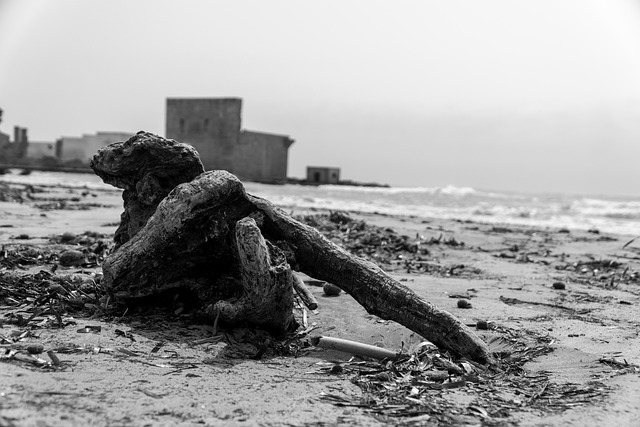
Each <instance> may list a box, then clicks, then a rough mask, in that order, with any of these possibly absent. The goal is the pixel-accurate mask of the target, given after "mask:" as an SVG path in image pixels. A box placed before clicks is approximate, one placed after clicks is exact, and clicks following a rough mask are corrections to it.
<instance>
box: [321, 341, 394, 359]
mask: <svg viewBox="0 0 640 427" xmlns="http://www.w3.org/2000/svg"><path fill="white" fill-rule="evenodd" d="M311 344H313V345H314V346H316V347H320V348H324V349H328V350H337V351H342V352H345V353H351V354H355V355H356V356H364V357H371V358H373V359H379V360H382V359H388V360H395V359H397V358H398V356H399V355H400V353H396V352H394V351H391V350H387V349H384V348H381V347H378V346H375V345H370V344H364V343H360V342H356V341H350V340H345V339H341V338H332V337H325V336H318V337H311Z"/></svg>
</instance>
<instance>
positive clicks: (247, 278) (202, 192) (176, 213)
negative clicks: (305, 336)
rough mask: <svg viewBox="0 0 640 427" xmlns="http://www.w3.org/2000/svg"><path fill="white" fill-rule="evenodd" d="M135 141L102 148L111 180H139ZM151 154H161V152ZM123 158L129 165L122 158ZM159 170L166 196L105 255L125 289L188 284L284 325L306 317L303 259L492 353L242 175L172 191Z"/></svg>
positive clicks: (400, 316) (449, 339)
mask: <svg viewBox="0 0 640 427" xmlns="http://www.w3.org/2000/svg"><path fill="white" fill-rule="evenodd" d="M140 135H141V134H138V135H136V137H140ZM136 137H134V138H136ZM144 138H145V143H147V144H150V145H154V144H153V143H152V141H153V140H157V142H158V145H157V147H156V146H154V149H158V151H162V150H161V148H158V147H173V148H174V149H175V146H176V144H179V143H176V142H175V141H172V142H171V144H167V142H166V140H164V139H162V138H160V137H157V136H154V135H151V134H144ZM132 139H133V138H132ZM135 143H136V141H131V140H129V141H127V142H125V143H120V144H121V145H116V146H115V147H114V148H115V149H117V151H116V150H114V148H112V146H108V147H105V148H103V149H102V150H100V151H99V152H98V154H96V156H94V158H93V160H92V167H94V169H97V170H100V171H101V173H102V174H104V175H105V176H107V177H109V179H110V181H107V182H116V183H123V182H126V183H127V185H129V186H131V184H130V183H131V182H132V181H135V180H132V179H131V178H129V177H124V176H121V175H127V174H131V173H134V172H133V171H137V170H138V169H140V167H138V168H136V166H135V164H136V162H139V161H140V160H139V158H140V157H139V156H128V155H127V153H128V152H129V150H127V146H128V145H131V144H133V145H135ZM181 152H183V153H186V150H181ZM195 155H196V157H197V154H195ZM143 157H144V156H143ZM144 158H145V159H146V162H148V164H155V160H153V159H152V158H148V157H144ZM162 158H166V157H164V156H163V157H162ZM103 159H109V162H108V163H107V162H105V161H104V160H103ZM116 163H122V165H119V166H118V167H117V168H116V167H115V166H114V165H115V164H116ZM192 163H193V162H190V163H189V164H192ZM151 169H152V170H154V171H157V170H158V169H157V168H153V167H152V168H151ZM135 173H137V172H135ZM173 173H174V174H175V171H173ZM100 176H102V175H100ZM174 176H175V175H174ZM181 176H183V177H184V176H185V175H181ZM154 177H155V181H154V182H157V183H158V185H159V187H158V188H159V189H158V191H159V194H161V195H162V194H164V196H162V197H163V198H161V201H159V203H158V204H157V207H156V208H155V211H154V213H153V215H152V216H150V217H149V218H148V220H147V222H146V224H144V226H143V227H141V228H139V229H138V230H135V228H136V227H129V228H128V229H127V232H128V234H127V236H128V237H129V240H128V241H126V242H123V243H122V244H121V246H120V247H119V248H118V249H117V250H116V251H114V252H113V253H112V254H111V255H110V256H109V257H108V258H107V260H106V261H105V263H104V265H103V271H104V280H103V283H105V284H106V285H107V287H108V288H109V289H110V291H111V292H112V293H113V294H114V295H115V296H120V297H127V298H135V297H143V296H149V295H155V294H159V293H162V292H165V291H167V290H172V289H177V288H180V289H183V290H187V291H188V292H191V293H192V294H193V295H194V296H195V297H196V299H197V300H198V301H201V302H202V313H204V315H205V316H206V317H207V318H208V319H210V320H211V321H214V320H215V319H216V318H219V319H221V320H223V321H227V322H228V323H231V324H242V323H249V324H252V325H256V326H262V327H266V328H268V329H270V330H272V331H275V332H278V333H282V332H284V331H286V330H288V329H289V328H291V327H293V326H295V325H296V323H295V320H294V319H293V314H292V298H293V297H292V295H293V294H292V288H293V287H294V284H295V278H294V276H293V273H292V272H291V268H290V266H293V267H294V268H295V269H298V270H299V271H302V272H304V273H306V274H309V275H310V276H313V277H316V278H318V279H322V280H327V281H329V282H331V283H334V284H335V285H337V286H339V287H340V288H342V289H343V290H345V291H346V292H348V293H349V294H350V295H351V296H353V297H354V298H355V299H356V300H357V301H358V302H359V303H360V304H361V305H362V306H363V307H364V308H365V309H366V310H367V311H368V312H369V313H371V314H374V315H377V316H379V317H381V318H383V319H389V320H394V321H396V322H398V323H400V324H402V325H404V326H406V327H407V328H409V329H411V330H413V331H414V332H417V333H418V334H420V335H421V336H423V337H424V338H426V339H427V340H429V341H431V342H433V343H434V344H435V345H437V346H439V347H441V348H444V349H447V350H449V351H451V352H452V353H453V354H454V355H456V356H458V357H467V358H469V359H472V360H475V361H478V362H482V363H486V362H490V361H491V360H492V357H491V354H490V352H489V350H488V348H487V346H486V344H485V343H484V342H483V341H482V340H481V339H480V338H478V337H477V336H476V335H475V334H474V333H473V332H472V331H471V330H470V329H469V328H468V327H466V326H465V325H464V324H463V323H461V322H460V321H459V320H458V319H456V318H455V317H454V316H453V315H451V314H450V313H448V312H446V311H443V310H440V309H438V308H437V307H435V306H434V305H432V304H430V303H429V302H427V301H425V300H423V299H422V298H420V297H419V296H418V295H416V294H415V293H414V292H413V291H412V290H411V289H409V288H407V287H406V286H404V285H402V284H400V283H399V282H397V281H395V280H394V279H392V278H391V277H389V276H388V275H387V274H386V273H384V272H383V271H382V270H381V269H380V268H379V267H378V266H376V265H374V264H372V263H369V262H367V261H364V260H362V259H360V258H358V257H356V256H354V255H351V254H349V253H347V252H346V251H345V250H343V249H342V248H340V247H338V246H337V245H335V244H334V243H332V242H330V241H329V240H327V239H326V238H325V237H324V236H323V235H322V234H321V233H320V232H318V231H317V230H315V229H313V228H311V227H309V226H306V225H304V224H302V223H300V222H298V221H296V220H294V219H293V218H291V217H289V216H288V215H287V214H286V213H284V212H283V211H282V210H280V209H278V208H277V207H276V206H274V205H273V204H271V203H270V202H268V201H266V200H264V199H261V198H259V197H255V196H251V195H249V194H246V193H245V191H244V187H243V186H242V183H241V182H240V181H239V180H238V179H237V178H236V177H235V176H234V175H232V174H230V173H228V172H225V171H212V172H205V173H202V174H200V175H199V176H197V177H195V178H194V179H192V180H190V181H189V182H184V183H182V184H179V185H177V186H176V187H175V188H174V189H172V190H170V191H166V190H167V187H168V186H169V185H167V186H166V187H163V186H162V184H163V183H164V182H167V181H163V180H162V179H161V178H160V176H158V175H154ZM154 185H155V184H154ZM136 188H137V186H136ZM165 192H166V193H167V194H165ZM159 198H160V197H153V196H149V197H147V198H146V199H145V200H150V201H153V200H158V199H159ZM126 201H127V199H125V210H126V209H127V205H126ZM152 205H153V202H152V203H150V204H147V205H145V206H147V208H148V209H150V208H151V206H152ZM130 217H131V216H130V215H127V214H126V212H125V214H123V218H130ZM285 254H286V255H285Z"/></svg>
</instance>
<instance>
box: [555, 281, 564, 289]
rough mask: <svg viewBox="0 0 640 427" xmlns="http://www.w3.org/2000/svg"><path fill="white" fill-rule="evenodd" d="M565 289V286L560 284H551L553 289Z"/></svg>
mask: <svg viewBox="0 0 640 427" xmlns="http://www.w3.org/2000/svg"><path fill="white" fill-rule="evenodd" d="M565 288H566V286H565V284H564V283H562V282H555V283H554V284H553V289H565Z"/></svg>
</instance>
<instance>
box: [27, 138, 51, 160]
mask: <svg viewBox="0 0 640 427" xmlns="http://www.w3.org/2000/svg"><path fill="white" fill-rule="evenodd" d="M26 157H27V158H28V159H33V160H39V159H44V158H45V157H52V158H55V157H56V144H55V143H54V142H38V141H29V143H28V144H27V154H26Z"/></svg>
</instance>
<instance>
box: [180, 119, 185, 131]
mask: <svg viewBox="0 0 640 427" xmlns="http://www.w3.org/2000/svg"><path fill="white" fill-rule="evenodd" d="M180 132H184V119H180Z"/></svg>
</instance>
